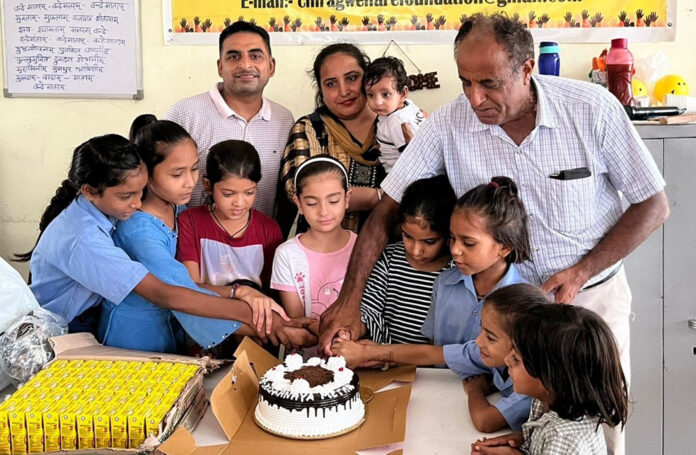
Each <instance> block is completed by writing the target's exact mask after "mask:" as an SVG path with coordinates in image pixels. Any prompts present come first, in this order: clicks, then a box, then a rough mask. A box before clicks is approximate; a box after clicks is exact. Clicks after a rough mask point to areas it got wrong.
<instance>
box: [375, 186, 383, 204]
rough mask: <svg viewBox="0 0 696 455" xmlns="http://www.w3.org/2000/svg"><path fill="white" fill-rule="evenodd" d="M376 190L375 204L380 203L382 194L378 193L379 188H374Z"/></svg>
mask: <svg viewBox="0 0 696 455" xmlns="http://www.w3.org/2000/svg"><path fill="white" fill-rule="evenodd" d="M375 190H377V202H380V201H381V200H382V193H381V192H380V191H379V188H375Z"/></svg>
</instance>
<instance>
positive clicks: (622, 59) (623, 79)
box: [607, 38, 633, 106]
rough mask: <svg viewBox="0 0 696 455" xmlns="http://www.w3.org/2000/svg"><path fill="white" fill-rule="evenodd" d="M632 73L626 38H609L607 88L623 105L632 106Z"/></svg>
mask: <svg viewBox="0 0 696 455" xmlns="http://www.w3.org/2000/svg"><path fill="white" fill-rule="evenodd" d="M632 75H633V54H631V51H629V50H628V40H627V39H626V38H617V39H613V40H611V49H609V53H608V54H607V88H608V89H609V91H610V92H611V93H613V94H614V96H616V97H617V98H618V99H619V101H621V104H623V105H624V106H633V89H632V88H631V77H632Z"/></svg>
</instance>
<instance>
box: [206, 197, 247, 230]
mask: <svg viewBox="0 0 696 455" xmlns="http://www.w3.org/2000/svg"><path fill="white" fill-rule="evenodd" d="M210 214H211V215H213V218H214V219H215V222H216V223H217V224H218V226H220V227H221V228H222V230H223V231H225V232H227V235H229V236H230V237H232V238H234V237H235V236H236V235H237V234H239V233H240V232H243V231H244V230H245V229H246V228H248V227H249V223H250V222H251V210H249V216H248V217H247V221H246V223H245V224H244V226H242V227H241V229H239V230H237V231H234V232H230V231H228V230H227V228H226V227H225V225H223V224H222V223H221V222H220V220H219V219H218V217H217V215H215V207H214V206H212V205H211V206H210Z"/></svg>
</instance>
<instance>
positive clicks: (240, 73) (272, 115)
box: [165, 21, 294, 216]
mask: <svg viewBox="0 0 696 455" xmlns="http://www.w3.org/2000/svg"><path fill="white" fill-rule="evenodd" d="M219 48H220V58H219V59H218V61H217V68H218V74H219V75H220V77H221V78H222V82H219V83H217V84H215V87H213V88H212V89H211V90H210V91H208V92H205V93H201V94H199V95H196V96H192V97H190V98H186V99H183V100H181V101H179V102H178V103H176V104H175V105H174V106H172V108H171V109H170V110H169V112H167V114H166V115H165V118H166V119H167V120H172V121H174V122H176V123H178V124H180V125H181V126H183V127H184V128H185V129H186V131H188V132H189V134H190V135H191V136H192V137H193V139H194V140H195V141H196V144H197V145H198V156H199V157H200V159H201V176H202V177H204V176H205V159H206V156H207V155H208V150H209V149H210V147H212V146H213V145H215V144H217V143H218V142H221V141H225V140H228V139H238V140H244V141H247V142H249V143H251V144H252V145H253V146H254V147H255V148H256V150H257V151H258V152H259V157H260V158H261V175H262V176H261V181H260V182H259V185H258V189H257V197H256V202H255V203H254V208H256V209H257V210H259V211H261V212H263V213H264V214H266V215H268V216H273V206H274V203H275V194H276V187H277V181H278V172H279V169H280V158H281V157H282V156H283V149H284V148H285V143H286V142H287V139H288V134H289V133H290V128H292V125H293V123H294V119H293V117H292V114H291V113H290V111H289V110H287V109H286V108H285V107H283V106H281V105H280V104H277V103H274V102H273V101H270V100H268V99H267V98H264V96H263V89H264V88H265V87H266V84H267V83H268V80H269V79H270V78H271V76H273V74H274V73H275V59H274V58H273V57H272V55H271V43H270V39H269V37H268V32H266V31H265V30H264V29H263V28H261V27H259V26H257V25H255V24H251V23H249V22H244V21H239V22H235V23H233V24H231V25H230V26H228V27H227V28H225V30H223V31H222V32H221V33H220V40H219ZM205 196H206V195H205V193H204V191H203V187H202V185H201V182H200V181H199V182H198V184H197V185H196V188H195V189H194V191H193V196H192V197H191V202H190V203H189V205H191V206H196V205H202V204H204V203H205V199H206V198H205Z"/></svg>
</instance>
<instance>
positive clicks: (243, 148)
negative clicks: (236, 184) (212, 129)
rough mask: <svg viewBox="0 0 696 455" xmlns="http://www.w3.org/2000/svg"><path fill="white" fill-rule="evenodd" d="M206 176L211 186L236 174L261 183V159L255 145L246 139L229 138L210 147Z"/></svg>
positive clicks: (206, 163)
mask: <svg viewBox="0 0 696 455" xmlns="http://www.w3.org/2000/svg"><path fill="white" fill-rule="evenodd" d="M205 169H206V170H205V173H206V175H205V177H206V178H207V179H208V181H209V182H210V187H211V189H212V187H214V186H215V184H216V183H218V182H220V181H221V180H224V179H225V178H227V177H228V176H235V177H239V178H243V179H248V180H251V181H252V182H254V183H259V180H261V160H260V158H259V153H258V152H257V151H256V149H255V148H254V146H253V145H251V144H250V143H248V142H245V141H239V140H236V139H229V140H226V141H222V142H218V143H217V144H215V145H213V146H212V147H210V150H209V151H208V156H207V157H206V161H205Z"/></svg>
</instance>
